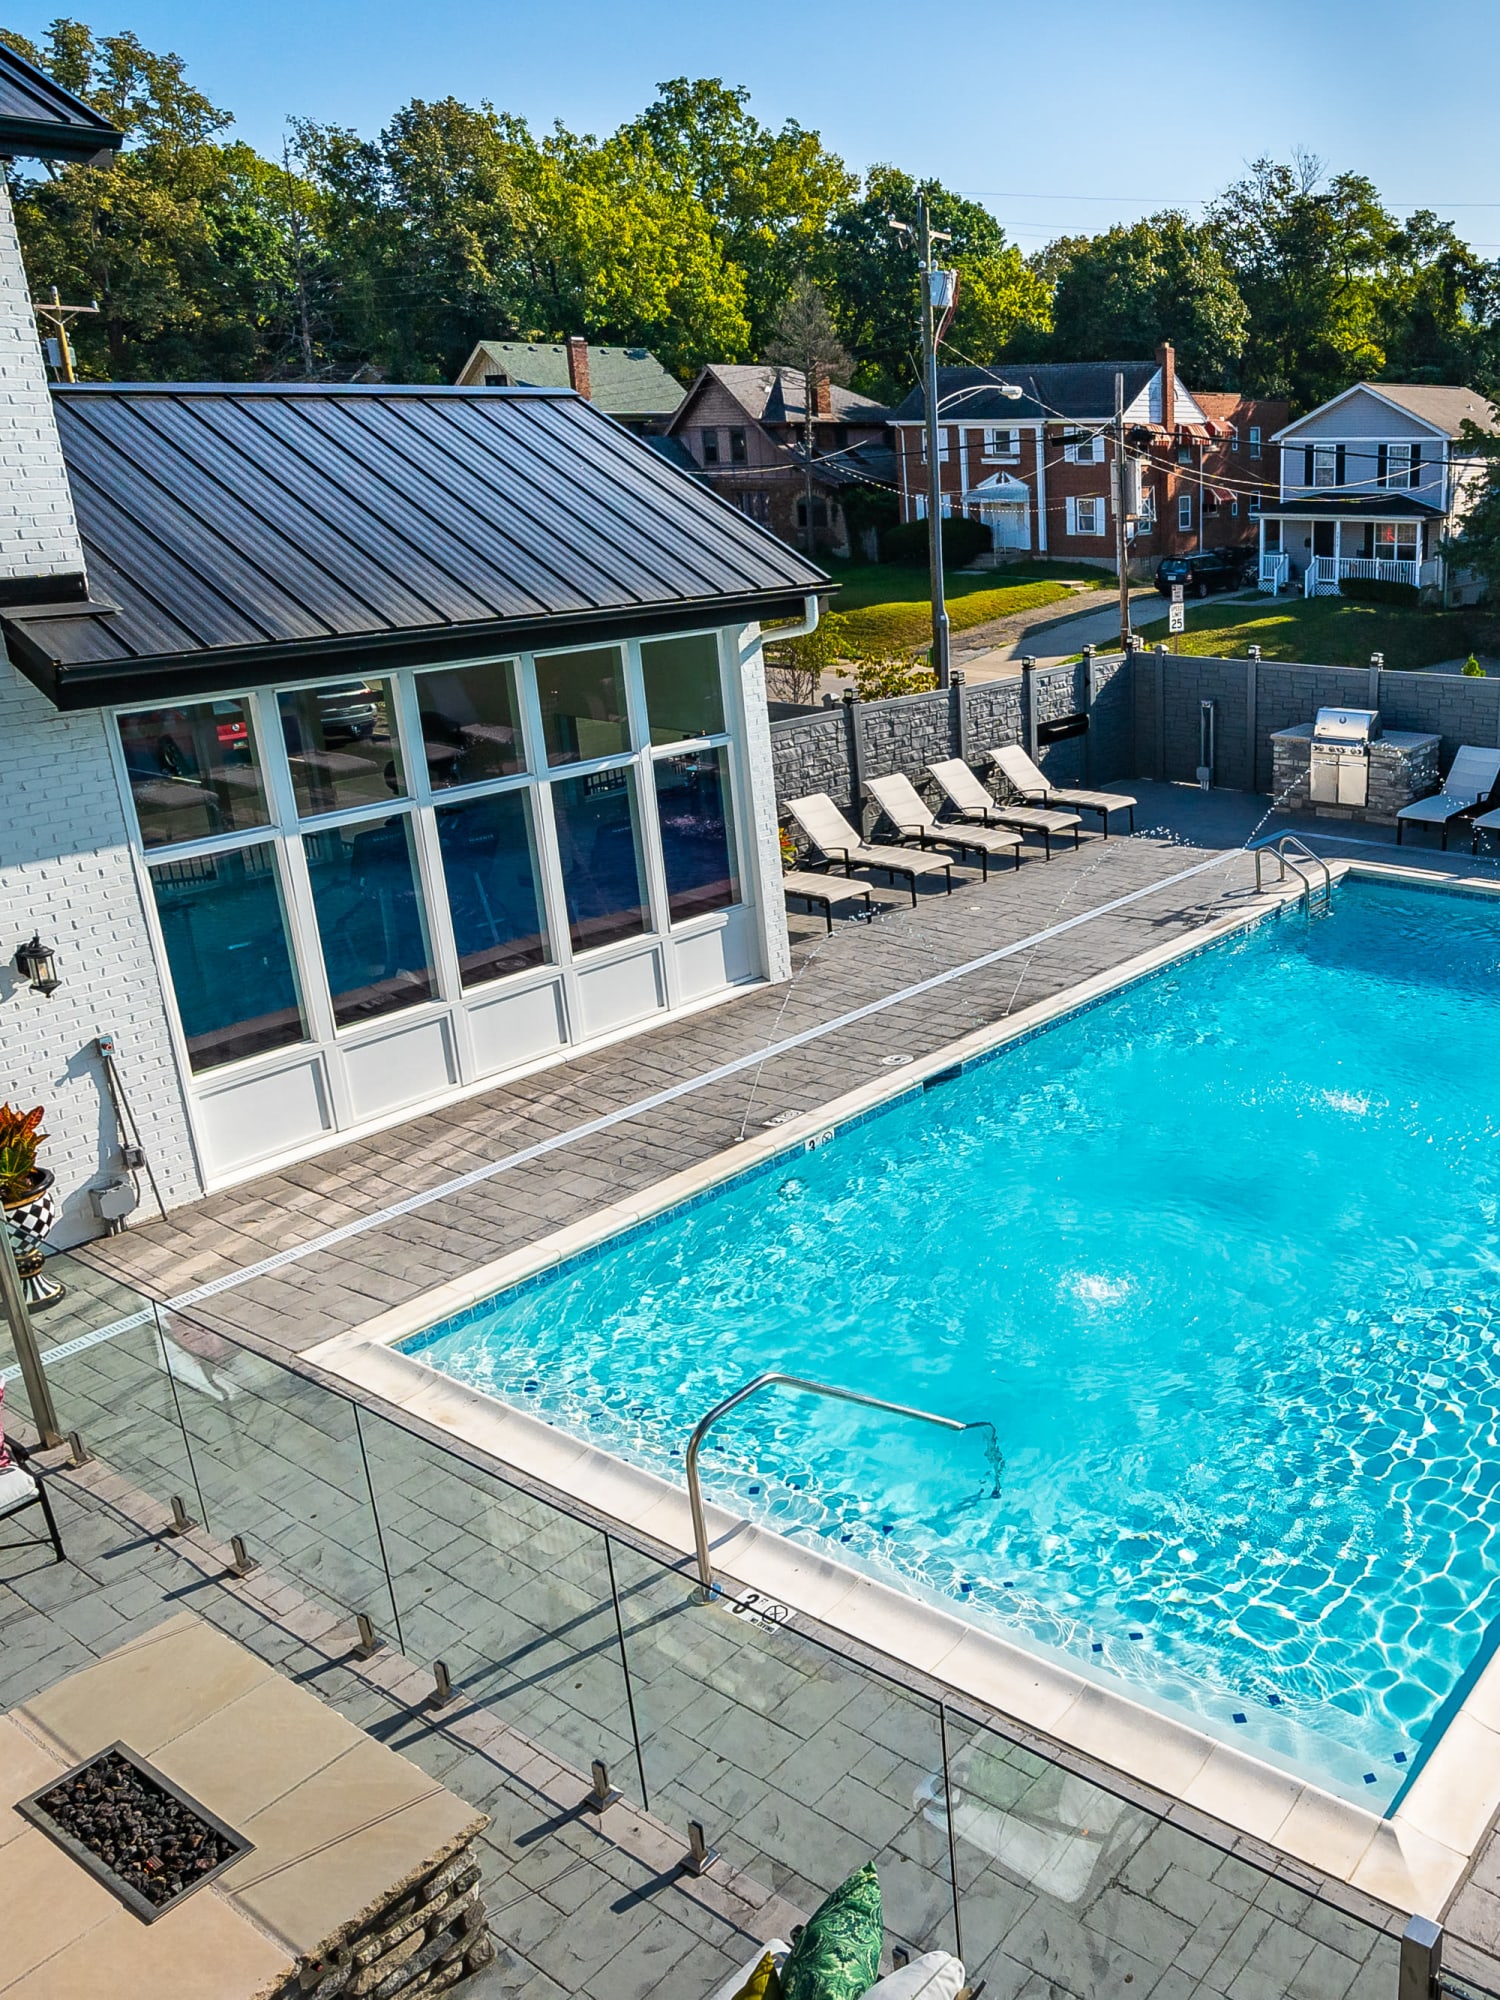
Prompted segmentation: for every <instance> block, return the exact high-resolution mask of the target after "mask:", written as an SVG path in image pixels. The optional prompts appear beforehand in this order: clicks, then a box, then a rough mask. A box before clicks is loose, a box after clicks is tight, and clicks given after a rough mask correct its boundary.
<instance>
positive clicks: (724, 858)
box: [655, 749, 739, 924]
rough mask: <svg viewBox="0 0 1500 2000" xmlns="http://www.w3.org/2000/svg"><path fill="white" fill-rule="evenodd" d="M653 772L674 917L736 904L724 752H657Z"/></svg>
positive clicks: (675, 920)
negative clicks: (666, 754) (680, 754)
mask: <svg viewBox="0 0 1500 2000" xmlns="http://www.w3.org/2000/svg"><path fill="white" fill-rule="evenodd" d="M655 775H656V812H657V818H658V820H659V822H660V824H661V850H662V860H663V862H664V863H665V865H666V875H667V901H668V904H669V906H670V909H671V912H672V922H673V923H674V924H680V923H682V922H683V921H684V920H685V919H686V918H688V917H698V916H702V914H703V913H704V911H705V910H722V909H724V908H726V907H727V906H728V905H729V904H730V903H737V902H738V901H739V890H738V887H737V886H736V883H735V868H734V836H733V833H732V831H731V820H730V810H729V753H728V751H727V750H724V749H718V750H697V751H693V752H691V753H690V754H689V755H687V756H686V757H659V758H658V759H657V760H656V765H655Z"/></svg>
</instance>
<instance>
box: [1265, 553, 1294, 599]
mask: <svg viewBox="0 0 1500 2000" xmlns="http://www.w3.org/2000/svg"><path fill="white" fill-rule="evenodd" d="M1290 569H1291V563H1290V561H1289V560H1288V558H1287V556H1286V555H1285V553H1284V552H1281V553H1278V552H1277V551H1276V550H1274V549H1267V551H1266V553H1265V554H1264V555H1263V556H1262V557H1261V559H1260V587H1261V589H1262V590H1267V591H1269V592H1270V593H1271V595H1272V597H1274V596H1275V595H1276V594H1277V592H1278V591H1280V590H1282V589H1284V588H1285V586H1286V581H1287V575H1288V573H1289V571H1290Z"/></svg>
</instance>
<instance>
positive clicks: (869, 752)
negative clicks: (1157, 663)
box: [771, 655, 1135, 832]
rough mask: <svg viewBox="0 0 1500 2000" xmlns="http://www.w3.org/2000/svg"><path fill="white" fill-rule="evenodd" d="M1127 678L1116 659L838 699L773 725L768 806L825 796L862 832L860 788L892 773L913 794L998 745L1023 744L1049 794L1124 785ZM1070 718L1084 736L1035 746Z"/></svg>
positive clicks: (1127, 770)
mask: <svg viewBox="0 0 1500 2000" xmlns="http://www.w3.org/2000/svg"><path fill="white" fill-rule="evenodd" d="M1130 674H1131V668H1130V665H1129V663H1128V662H1127V661H1125V660H1123V659H1121V658H1120V657H1119V656H1118V655H1116V656H1114V657H1112V658H1109V659H1100V658H1096V659H1093V660H1091V661H1090V660H1083V661H1079V662H1078V663H1077V664H1075V665H1073V666H1066V667H1050V668H1046V669H1040V668H1038V669H1029V668H1028V669H1027V670H1025V671H1024V672H1022V673H1021V674H1018V675H1016V676H1014V677H1012V678H1010V679H1007V680H1000V681H983V682H980V683H979V684H978V685H976V686H974V687H970V686H968V685H967V683H966V682H965V681H964V678H963V676H962V674H959V673H955V675H954V677H953V685H952V687H950V688H946V689H943V688H939V689H935V690H934V691H933V692H932V693H930V694H916V695H902V696H899V697H896V698H893V699H891V700H887V701H870V702H861V701H856V700H854V699H853V698H852V697H848V698H846V699H845V700H844V701H843V702H841V703H840V704H839V705H838V706H837V707H836V708H827V709H820V710H818V711H817V712H816V713H815V714H812V715H798V716H792V717H790V718H788V719H787V720H784V721H780V722H773V723H772V724H771V750H772V756H773V759H774V763H775V770H776V796H777V798H778V799H782V800H785V799H795V798H802V797H805V796H806V795H807V794H808V793H810V792H826V793H827V794H828V795H829V797H830V798H831V799H832V800H833V801H834V803H835V804H836V805H837V806H838V807H839V809H840V811H842V812H844V813H846V814H848V815H849V817H850V818H851V819H854V820H856V821H859V822H860V823H861V825H862V827H863V830H864V831H865V832H869V831H871V830H872V821H871V818H870V815H869V811H868V808H867V805H866V801H865V797H864V789H863V788H864V783H865V781H866V780H867V779H869V778H883V777H886V776H888V775H889V774H890V773H891V772H893V771H901V772H904V773H905V775H906V776H907V777H909V778H910V779H911V780H912V782H913V783H914V784H915V785H916V786H917V787H918V789H919V790H921V789H924V788H926V787H927V786H928V783H929V781H928V780H927V777H926V772H927V766H928V765H929V764H936V763H939V762H941V761H943V760H944V759H946V758H949V757H963V758H966V759H967V760H968V761H969V762H970V763H977V762H978V760H979V758H980V757H981V755H982V753H983V752H984V751H986V750H988V749H991V748H998V747H999V746H1000V745H1001V744H1005V743H1020V744H1023V745H1024V746H1025V747H1026V749H1027V750H1029V751H1030V753H1031V755H1032V756H1033V757H1034V758H1035V759H1036V761H1037V762H1038V763H1039V764H1040V765H1041V767H1042V769H1043V770H1044V771H1045V772H1046V773H1047V775H1048V776H1049V777H1050V778H1051V779H1052V780H1053V782H1054V783H1056V784H1059V785H1072V784H1103V783H1106V782H1108V781H1109V780H1110V779H1112V778H1119V777H1125V776H1129V775H1131V763H1132V759H1133V757H1134V754H1135V732H1134V721H1133V715H1132V711H1131V707H1130V702H1129V698H1128V696H1129V686H1130ZM1072 715H1087V716H1088V717H1089V729H1088V731H1087V733H1086V734H1084V735H1081V736H1071V737H1066V738H1064V739H1063V740H1061V741H1060V742H1057V743H1044V742H1042V741H1041V732H1042V731H1043V729H1044V727H1045V725H1046V724H1047V723H1048V722H1051V721H1055V720H1057V719H1059V718H1061V717H1063V716H1072Z"/></svg>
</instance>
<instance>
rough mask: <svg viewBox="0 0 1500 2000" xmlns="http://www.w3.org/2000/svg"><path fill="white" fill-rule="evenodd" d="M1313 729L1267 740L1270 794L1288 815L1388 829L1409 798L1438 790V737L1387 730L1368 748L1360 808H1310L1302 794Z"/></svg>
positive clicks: (1306, 725)
mask: <svg viewBox="0 0 1500 2000" xmlns="http://www.w3.org/2000/svg"><path fill="white" fill-rule="evenodd" d="M1313 727H1314V725H1313V724H1312V723H1310V722H1298V723H1295V724H1294V725H1293V726H1292V727H1291V728H1290V729H1278V730H1276V731H1274V732H1273V734H1272V737H1271V754H1272V759H1273V767H1272V768H1273V777H1272V792H1273V795H1274V796H1275V798H1276V799H1277V800H1278V801H1280V802H1281V803H1283V804H1284V806H1285V807H1286V809H1287V810H1288V811H1290V812H1313V813H1316V814H1317V815H1318V816H1319V818H1322V819H1362V820H1373V821H1375V822H1376V823H1377V824H1379V825H1381V826H1394V825H1395V823H1396V815H1397V813H1398V812H1400V810H1401V808H1402V807H1403V806H1409V805H1410V804H1411V802H1412V800H1413V799H1425V798H1427V797H1428V796H1429V795H1430V794H1431V793H1433V792H1435V791H1436V790H1437V789H1438V751H1439V747H1440V745H1441V743H1442V738H1441V737H1440V736H1426V735H1421V734H1418V733H1417V732H1416V731H1414V730H1410V729H1388V730H1386V731H1385V733H1384V734H1383V735H1380V736H1377V737H1375V738H1374V739H1373V740H1372V741H1371V744H1370V789H1369V796H1368V802H1367V803H1366V804H1365V805H1363V806H1347V805H1343V806H1336V805H1321V804H1320V805H1314V804H1313V803H1312V801H1311V800H1310V798H1309V796H1308V774H1309V769H1310V766H1311V761H1312V741H1313Z"/></svg>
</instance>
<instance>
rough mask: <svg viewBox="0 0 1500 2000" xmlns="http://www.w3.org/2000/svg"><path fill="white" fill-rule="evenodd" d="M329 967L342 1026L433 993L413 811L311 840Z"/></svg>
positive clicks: (307, 841)
mask: <svg viewBox="0 0 1500 2000" xmlns="http://www.w3.org/2000/svg"><path fill="white" fill-rule="evenodd" d="M302 845H303V849H304V851H305V853H306V855H307V872H308V874H309V875H310V876H311V878H312V893H313V908H314V910H315V911H316V913H317V919H318V935H319V936H320V938H321V939H322V942H323V963H324V965H325V966H326V967H327V969H328V987H329V991H330V993H331V994H332V996H333V1017H334V1019H335V1020H336V1021H337V1022H338V1024H339V1026H340V1027H341V1028H346V1027H348V1026H350V1025H351V1024H352V1023H353V1022H356V1021H366V1020H371V1019H373V1018H374V1017H375V1016H377V1015H380V1014H390V1013H394V1012H395V1011H396V1009H397V1008H399V1007H413V1006H415V1005H416V1004H417V1003H418V1002H419V1001H422V1000H430V999H431V998H432V995H433V991H434V987H433V977H432V959H431V954H430V953H429V951H428V948H427V926H426V923H425V921H424V919H423V914H422V903H421V896H420V891H419V889H418V878H417V864H416V854H415V851H414V849H413V845H412V823H411V815H410V814H409V813H393V814H392V815H391V817H390V818H389V819H385V820H364V821H362V822H360V823H359V824H357V825H354V826H338V827H326V828H324V829H322V830H321V831H319V832H317V833H308V834H304V835H303V837H302Z"/></svg>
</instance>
